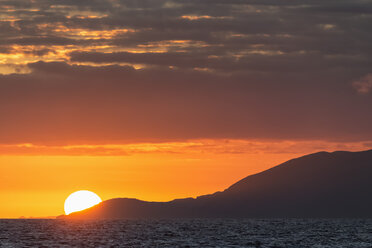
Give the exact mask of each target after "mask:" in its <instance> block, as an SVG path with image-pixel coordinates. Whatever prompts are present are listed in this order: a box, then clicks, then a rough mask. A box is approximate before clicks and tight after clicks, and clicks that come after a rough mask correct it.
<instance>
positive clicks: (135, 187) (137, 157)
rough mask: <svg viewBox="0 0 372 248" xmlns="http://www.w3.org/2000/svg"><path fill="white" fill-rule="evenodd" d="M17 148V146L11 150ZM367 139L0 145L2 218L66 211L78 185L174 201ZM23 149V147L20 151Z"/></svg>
mask: <svg viewBox="0 0 372 248" xmlns="http://www.w3.org/2000/svg"><path fill="white" fill-rule="evenodd" d="M12 149H13V150H12ZM319 149H324V150H329V151H332V150H363V149H366V147H363V144H359V143H355V144H354V145H349V146H347V147H345V146H342V145H341V144H337V143H325V142H320V141H318V142H315V141H313V142H299V141H285V142H274V141H249V140H192V141H188V142H168V143H143V144H122V145H118V144H116V145H106V146H105V145H70V146H62V147H58V146H57V147H56V146H54V147H53V146H47V145H44V146H42V145H33V144H20V145H1V146H0V154H1V155H0V164H1V173H0V198H1V199H2V202H3V203H4V204H2V205H0V218H18V217H20V216H25V217H48V216H58V215H60V214H62V213H63V212H64V209H63V204H64V200H65V198H66V195H69V194H70V193H71V192H74V191H77V190H79V189H90V190H92V191H93V192H99V194H100V196H101V197H102V199H111V198H117V197H128V198H137V199H141V200H148V201H169V200H173V199H175V198H186V197H196V196H199V195H204V194H210V193H214V192H216V191H221V190H224V189H226V188H227V187H229V186H230V185H231V184H233V183H235V182H237V181H238V180H240V179H242V178H244V177H246V176H248V175H251V174H254V173H258V172H260V171H263V170H265V169H268V168H271V167H273V166H275V165H278V164H280V163H282V162H284V161H286V160H289V159H292V158H294V157H298V156H302V155H305V154H307V153H311V152H315V151H319ZM22 154H23V155H22Z"/></svg>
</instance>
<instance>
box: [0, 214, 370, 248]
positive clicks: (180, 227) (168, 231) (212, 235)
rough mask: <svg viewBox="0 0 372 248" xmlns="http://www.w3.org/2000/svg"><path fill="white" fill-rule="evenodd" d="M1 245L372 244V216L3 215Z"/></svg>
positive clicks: (322, 246)
mask: <svg viewBox="0 0 372 248" xmlns="http://www.w3.org/2000/svg"><path fill="white" fill-rule="evenodd" d="M0 247H263V248H266V247H271V248H279V247H283V248H284V247H286V248H287V247H296V248H298V247H314V248H325V247H340V248H341V247H350V248H354V247H366V248H367V247H368V248H372V219H239V220H237V219H188V220H104V221H76V220H74V221H71V220H57V219H56V220H47V219H45V220H42V219H40V220H36V219H19V220H10V219H9V220H7V219H4V220H0Z"/></svg>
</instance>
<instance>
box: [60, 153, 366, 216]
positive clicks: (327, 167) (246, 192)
mask: <svg viewBox="0 0 372 248" xmlns="http://www.w3.org/2000/svg"><path fill="white" fill-rule="evenodd" d="M243 217H246V218H270V217H278V218H280V217H317V218H335V217H342V218H357V217H361V218H364V217H372V150H370V151H364V152H333V153H328V152H319V153H314V154H310V155H306V156H303V157H300V158H296V159H292V160H289V161H287V162H285V163H283V164H280V165H278V166H276V167H273V168H271V169H269V170H266V171H264V172H261V173H258V174H255V175H251V176H248V177H246V178H244V179H242V180H240V181H239V182H237V183H235V184H233V185H232V186H230V187H229V188H227V189H226V190H224V191H223V192H216V193H214V194H211V195H204V196H199V197H197V198H186V199H177V200H173V201H170V202H146V201H140V200H137V199H128V198H117V199H111V200H107V201H104V202H102V203H100V204H98V205H96V206H94V207H92V208H90V209H87V210H84V211H81V212H78V213H73V214H70V215H69V216H61V217H60V218H68V219H70V218H71V219H146V218H243Z"/></svg>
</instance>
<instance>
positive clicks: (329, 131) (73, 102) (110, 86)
mask: <svg viewBox="0 0 372 248" xmlns="http://www.w3.org/2000/svg"><path fill="white" fill-rule="evenodd" d="M370 9H371V4H370V3H369V2H368V1H363V0H338V1H333V0H314V1H311V2H309V1H305V0H299V1H291V0H282V1H276V0H247V1H241V0H218V1H211V0H205V1H199V0H153V1H139V0H136V1H135V0H94V1H85V0H84V1H72V0H68V1H66V0H63V1H62V0H58V1H46V0H35V1H31V2H30V1H28V0H14V1H2V5H1V6H0V14H1V15H2V17H3V18H2V20H1V21H0V29H1V31H2V32H1V33H0V38H1V39H0V73H3V74H4V75H0V122H1V125H0V142H2V143H7V142H9V143H16V144H19V143H33V144H39V143H41V144H43V143H63V144H72V143H80V144H85V143H89V144H91V143H95V142H98V143H100V142H103V141H106V142H111V143H116V142H130V141H136V142H137V141H138V142H139V141H141V142H149V141H156V142H159V141H164V140H170V141H175V140H177V141H179V140H185V139H199V138H201V139H215V138H231V139H240V138H242V139H250V138H257V139H325V140H334V139H336V140H340V139H344V140H349V141H350V140H358V141H359V140H368V139H370V138H371V132H370V127H371V125H372V119H371V118H372V117H370V114H369V111H370V109H369V107H370V106H371V99H369V98H368V99H366V98H361V97H360V96H357V95H356V94H355V93H354V91H353V90H352V89H351V87H350V82H353V81H355V79H356V78H362V77H363V76H365V75H368V74H369V73H370V69H371V68H370V65H371V64H372V45H371V44H372V36H371V35H370V29H371V23H372V14H371V13H370ZM186 17H189V18H186ZM36 61H38V62H36ZM5 74H6V75H5ZM368 77H369V76H367V77H366V78H367V79H361V80H358V81H357V82H355V83H354V84H353V85H354V87H355V88H356V89H357V90H358V91H359V92H361V93H366V92H368V91H369V90H370V88H371V86H370V83H369V81H370V79H368Z"/></svg>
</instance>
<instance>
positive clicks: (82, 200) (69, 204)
mask: <svg viewBox="0 0 372 248" xmlns="http://www.w3.org/2000/svg"><path fill="white" fill-rule="evenodd" d="M101 202H102V200H101V198H100V197H99V196H98V195H97V194H95V193H93V192H92V191H88V190H79V191H76V192H74V193H72V194H71V195H69V196H68V197H67V198H66V200H65V204H64V209H65V214H66V215H69V214H71V213H74V212H79V211H82V210H85V209H87V208H91V207H93V206H95V205H97V204H99V203H101Z"/></svg>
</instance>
